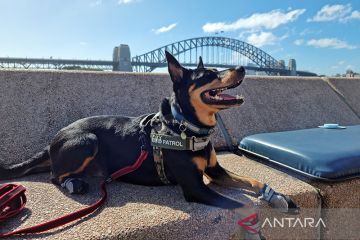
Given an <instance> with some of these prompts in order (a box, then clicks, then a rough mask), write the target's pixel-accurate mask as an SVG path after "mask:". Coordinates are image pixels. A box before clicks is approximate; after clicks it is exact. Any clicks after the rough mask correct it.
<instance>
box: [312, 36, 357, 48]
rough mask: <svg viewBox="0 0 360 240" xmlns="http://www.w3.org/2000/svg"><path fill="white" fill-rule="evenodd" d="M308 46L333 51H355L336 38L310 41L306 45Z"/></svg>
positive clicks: (351, 46)
mask: <svg viewBox="0 0 360 240" xmlns="http://www.w3.org/2000/svg"><path fill="white" fill-rule="evenodd" d="M306 44H307V45H308V46H313V47H317V48H334V49H341V48H345V49H355V48H356V46H354V45H351V44H349V43H347V42H345V41H342V40H339V39H337V38H320V39H311V40H309V41H307V43H306Z"/></svg>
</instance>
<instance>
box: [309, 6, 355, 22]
mask: <svg viewBox="0 0 360 240" xmlns="http://www.w3.org/2000/svg"><path fill="white" fill-rule="evenodd" d="M351 19H360V12H359V11H357V10H355V11H352V7H351V4H346V5H345V4H343V5H342V4H335V5H328V4H327V5H325V6H323V7H322V8H321V9H320V10H319V11H318V12H317V13H316V15H315V16H314V17H312V18H309V19H307V21H308V22H328V21H339V22H343V23H344V22H347V21H348V20H351Z"/></svg>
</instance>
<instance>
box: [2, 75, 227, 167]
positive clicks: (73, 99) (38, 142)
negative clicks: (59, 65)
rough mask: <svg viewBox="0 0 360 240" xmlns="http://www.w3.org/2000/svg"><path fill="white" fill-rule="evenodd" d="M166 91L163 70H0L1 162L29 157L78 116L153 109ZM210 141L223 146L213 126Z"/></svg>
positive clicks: (132, 113)
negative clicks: (157, 71)
mask: <svg viewBox="0 0 360 240" xmlns="http://www.w3.org/2000/svg"><path fill="white" fill-rule="evenodd" d="M171 90H172V83H171V81H170V79H169V77H168V75H167V74H129V73H99V72H75V71H74V72H72V71H71V72H70V71H11V70H5V71H0V103H1V104H0V119H1V124H2V126H1V127H0V164H13V163H18V162H21V161H24V160H25V159H27V158H29V157H31V156H32V155H33V154H34V153H36V152H38V151H39V150H41V149H42V148H44V147H45V146H47V144H49V141H50V140H51V139H52V137H53V136H54V135H55V133H56V132H57V131H58V130H59V129H61V128H62V127H64V126H66V125H68V124H69V123H71V122H73V121H75V120H77V119H80V118H83V117H88V116H93V115H111V114H116V115H128V116H138V115H141V114H144V113H150V112H156V111H158V109H159V104H160V102H161V100H162V99H163V98H164V97H168V96H170V93H171ZM214 140H215V145H216V146H218V147H219V146H225V145H226V144H225V141H224V140H223V138H222V136H221V133H220V132H219V131H218V130H217V131H216V133H215V134H214Z"/></svg>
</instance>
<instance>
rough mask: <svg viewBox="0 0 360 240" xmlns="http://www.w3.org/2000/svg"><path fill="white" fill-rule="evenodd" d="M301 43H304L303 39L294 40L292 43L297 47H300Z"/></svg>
mask: <svg viewBox="0 0 360 240" xmlns="http://www.w3.org/2000/svg"><path fill="white" fill-rule="evenodd" d="M303 43H304V39H296V40H295V41H294V44H295V45H298V46H300V45H302V44H303Z"/></svg>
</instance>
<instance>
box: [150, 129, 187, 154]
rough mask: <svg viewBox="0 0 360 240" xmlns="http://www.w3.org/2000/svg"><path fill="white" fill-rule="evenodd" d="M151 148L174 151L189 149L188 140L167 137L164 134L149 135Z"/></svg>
mask: <svg viewBox="0 0 360 240" xmlns="http://www.w3.org/2000/svg"><path fill="white" fill-rule="evenodd" d="M150 138H151V146H156V147H161V148H167V149H175V150H187V149H189V144H188V142H189V141H187V140H188V139H182V138H181V137H180V136H169V135H165V134H157V133H151V134H150Z"/></svg>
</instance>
